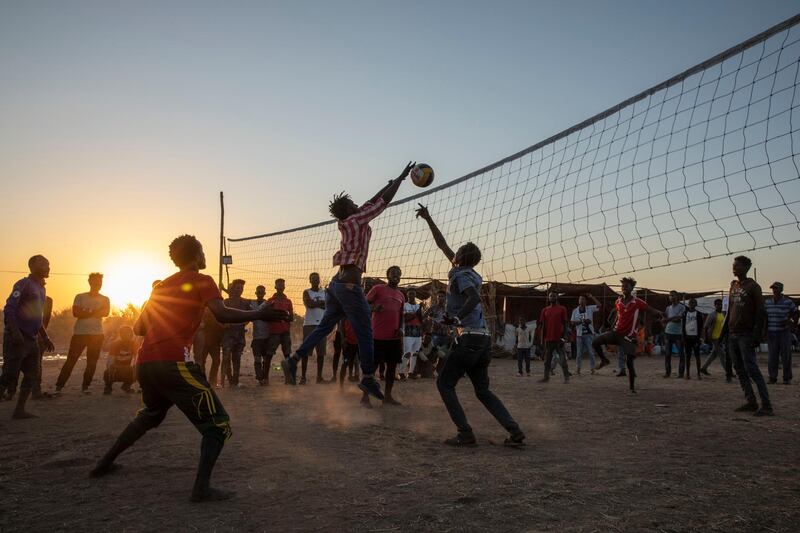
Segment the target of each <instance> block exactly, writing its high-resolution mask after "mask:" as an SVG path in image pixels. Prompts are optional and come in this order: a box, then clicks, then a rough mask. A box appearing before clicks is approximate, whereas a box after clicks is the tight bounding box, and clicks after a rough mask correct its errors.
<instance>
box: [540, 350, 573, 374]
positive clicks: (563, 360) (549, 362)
mask: <svg viewBox="0 0 800 533" xmlns="http://www.w3.org/2000/svg"><path fill="white" fill-rule="evenodd" d="M544 352H545V353H544V379H550V370H552V368H553V352H555V353H557V354H558V362H559V364H560V365H561V371H562V372H563V373H564V377H565V378H566V377H567V376H569V367H568V366H567V356H566V354H565V353H564V341H545V342H544Z"/></svg>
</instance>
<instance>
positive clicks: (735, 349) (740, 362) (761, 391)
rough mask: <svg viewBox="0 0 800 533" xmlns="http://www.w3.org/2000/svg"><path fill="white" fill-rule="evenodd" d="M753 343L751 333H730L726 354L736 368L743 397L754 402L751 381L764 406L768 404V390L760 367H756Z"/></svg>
mask: <svg viewBox="0 0 800 533" xmlns="http://www.w3.org/2000/svg"><path fill="white" fill-rule="evenodd" d="M755 343H756V341H755V340H754V339H753V336H752V335H747V334H731V335H730V336H729V337H728V356H729V357H731V358H733V367H734V368H735V369H736V375H737V376H738V378H739V384H740V385H741V386H742V391H744V397H745V398H746V399H747V401H748V402H750V403H756V395H755V393H754V392H753V385H752V384H751V383H750V382H751V381H752V382H753V383H755V384H756V388H757V389H758V395H759V396H760V397H761V403H762V405H763V406H765V407H766V406H769V405H770V401H769V391H768V390H767V383H766V382H765V381H764V376H763V375H761V369H759V368H758V359H757V358H756V344H755Z"/></svg>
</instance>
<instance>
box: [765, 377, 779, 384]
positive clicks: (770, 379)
mask: <svg viewBox="0 0 800 533" xmlns="http://www.w3.org/2000/svg"><path fill="white" fill-rule="evenodd" d="M777 382H778V378H769V381H768V382H767V383H769V384H770V385H775V384H776V383H777Z"/></svg>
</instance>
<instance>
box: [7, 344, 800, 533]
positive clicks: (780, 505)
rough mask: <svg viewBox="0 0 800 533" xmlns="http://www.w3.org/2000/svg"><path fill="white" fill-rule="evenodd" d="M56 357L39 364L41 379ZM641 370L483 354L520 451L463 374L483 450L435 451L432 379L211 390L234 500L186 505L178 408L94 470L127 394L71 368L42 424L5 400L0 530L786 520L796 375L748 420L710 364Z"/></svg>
mask: <svg viewBox="0 0 800 533" xmlns="http://www.w3.org/2000/svg"><path fill="white" fill-rule="evenodd" d="M59 366H60V363H59V362H55V361H50V362H46V368H45V388H46V389H47V388H51V387H52V383H53V382H54V381H55V376H56V372H57V370H58V368H59ZM310 366H311V368H310V369H309V370H310V371H311V372H313V370H312V369H313V368H314V365H313V363H312V365H310ZM101 367H102V364H101ZM638 367H639V374H640V376H641V377H640V380H639V382H640V393H639V394H638V395H637V396H633V397H631V396H629V395H628V394H627V392H626V384H625V383H624V382H623V381H624V380H623V379H621V378H616V377H613V375H611V372H610V371H608V370H604V371H603V373H602V375H596V376H587V375H584V376H580V377H576V378H575V379H573V381H572V382H571V383H570V384H568V385H564V384H562V383H561V380H560V377H559V376H557V377H556V378H555V379H553V380H551V382H550V383H549V384H540V383H537V382H536V378H537V377H540V373H541V363H540V362H537V363H536V365H535V371H536V373H537V376H535V377H534V378H518V377H516V376H515V368H514V366H513V365H512V362H511V361H508V360H499V361H495V363H494V364H493V366H492V368H491V371H492V377H493V383H494V389H495V391H496V392H497V393H498V394H499V395H500V396H501V397H502V398H503V399H504V401H505V402H506V405H507V406H508V407H509V409H510V411H511V412H512V414H513V415H514V416H515V417H516V418H517V420H518V421H519V422H520V423H521V425H522V426H523V429H524V430H525V431H526V432H527V434H528V442H529V445H528V447H527V448H526V449H524V450H515V449H507V448H503V447H498V446H492V445H490V444H488V439H489V438H496V439H502V438H503V436H504V435H503V431H502V429H501V428H500V427H499V426H498V425H497V424H496V423H495V422H494V420H493V419H491V418H490V417H489V416H488V415H487V413H486V412H485V411H484V409H483V408H482V406H481V405H480V404H479V403H478V402H477V401H476V400H475V399H474V397H473V395H472V391H471V387H470V386H469V383H468V382H466V381H465V382H463V384H462V385H461V386H460V388H459V393H460V394H461V398H462V401H463V403H464V404H465V407H466V410H467V413H468V415H469V416H470V420H471V422H472V424H473V426H474V427H475V428H476V430H477V432H478V434H479V438H480V440H481V446H479V447H478V448H474V449H455V450H454V449H450V448H446V447H444V446H442V445H440V441H441V440H442V439H444V438H446V437H448V436H450V435H451V434H452V433H453V427H452V425H451V423H450V421H449V418H448V417H447V414H446V412H445V410H444V408H443V407H442V405H441V402H440V400H439V397H438V394H437V392H436V390H435V386H434V383H433V381H432V380H424V381H414V382H409V383H405V384H401V385H399V387H398V390H397V397H398V398H399V399H400V400H401V401H402V402H403V403H404V405H403V406H402V407H396V408H388V407H387V408H382V407H376V408H375V409H373V410H372V411H368V410H365V409H363V408H361V407H359V406H358V403H357V401H358V398H359V396H358V393H357V391H356V390H355V387H354V386H353V385H351V384H347V385H346V389H345V391H344V392H340V391H339V389H338V386H334V385H327V386H317V385H308V386H305V387H297V388H290V387H287V386H285V385H283V384H282V383H277V384H274V385H272V386H270V387H268V388H256V387H253V386H248V387H247V388H242V389H238V390H223V391H221V392H220V396H221V398H222V401H223V402H224V404H225V406H226V408H227V410H228V411H229V413H230V414H231V417H232V424H233V430H234V436H233V439H232V440H231V441H230V443H229V445H228V446H227V447H226V449H225V451H224V452H223V455H222V457H221V458H220V461H219V463H218V467H217V470H216V472H215V477H214V480H215V484H216V485H217V486H219V487H220V488H225V489H233V490H236V491H237V496H236V498H235V499H234V500H231V501H228V502H219V503H214V504H206V505H196V504H191V503H189V502H188V501H187V500H188V495H189V489H190V486H191V483H192V481H193V479H194V469H195V465H196V462H197V457H198V445H199V436H198V434H197V433H196V432H195V430H194V428H193V427H192V426H190V425H189V424H188V423H187V422H186V421H185V420H184V418H183V416H182V415H181V413H180V412H178V411H177V410H174V411H173V412H171V413H170V415H169V416H168V418H167V420H166V421H165V422H164V424H163V425H162V426H161V427H160V428H158V429H156V430H154V431H152V432H151V433H150V434H148V435H147V436H145V437H144V438H143V439H142V440H141V441H140V442H139V443H138V444H137V445H136V446H135V447H133V448H132V449H131V450H129V451H128V452H126V453H125V454H123V456H122V457H121V458H120V460H119V462H120V463H121V464H123V465H124V467H125V468H124V469H123V470H121V471H120V472H119V473H118V474H117V475H114V476H111V477H109V478H106V479H102V480H98V481H95V480H90V479H89V478H88V477H87V473H88V471H89V469H90V467H91V466H92V464H93V462H94V461H95V460H96V459H97V458H98V457H99V456H100V455H101V454H102V452H103V451H104V450H105V449H106V448H107V447H108V446H109V445H110V444H111V442H112V441H113V440H114V438H115V437H116V434H117V433H118V432H119V431H120V430H121V429H122V428H123V427H124V426H125V424H126V423H127V421H128V420H129V419H130V418H131V417H132V416H133V414H134V412H135V410H136V409H137V406H138V402H139V400H138V397H137V396H135V395H134V396H126V395H124V394H123V393H122V392H120V391H119V390H118V389H117V390H115V391H114V394H113V395H112V396H111V397H104V396H102V395H101V394H100V393H101V389H102V385H101V384H100V383H99V382H98V381H95V385H94V388H93V394H92V395H91V396H82V395H80V394H79V392H78V387H79V381H80V380H79V375H80V372H82V368H83V366H82V363H79V364H78V366H77V367H76V369H75V374H73V376H72V379H71V381H70V383H69V384H68V386H67V388H66V389H65V393H64V394H63V396H61V397H60V398H57V399H54V400H49V401H39V402H32V403H31V410H32V411H33V412H35V413H36V414H38V415H39V417H40V418H38V419H36V420H25V421H11V420H9V416H10V413H11V407H12V406H11V405H9V404H8V403H4V404H0V487H1V488H2V491H1V492H0V523H2V524H3V525H2V526H0V530H2V531H61V530H70V531H103V530H112V529H113V530H117V531H232V530H238V531H493V532H495V531H726V532H727V531H747V532H751V531H797V528H798V523H800V508H798V503H799V502H800V467H799V466H798V463H797V457H798V455H800V453H799V452H800V418H798V408H800V388H798V386H797V385H792V386H783V385H774V386H771V387H770V390H771V392H772V395H773V402H774V405H775V409H776V413H777V415H776V416H775V417H774V418H766V419H756V418H754V417H752V416H749V415H739V414H736V413H733V412H732V409H733V408H734V407H736V406H737V405H739V404H740V403H741V399H742V398H741V394H740V391H739V386H738V384H736V383H733V384H726V383H725V381H724V379H722V378H721V377H720V371H719V368H718V367H716V366H715V367H714V368H713V369H712V370H713V373H714V377H713V378H712V379H708V380H705V381H703V382H697V381H694V380H692V381H683V380H680V381H679V380H677V379H670V380H664V379H662V378H661V377H660V372H661V369H662V364H661V362H660V359H656V358H646V359H640V360H639V361H638ZM246 368H247V371H246V372H245V378H244V380H243V381H244V382H245V383H246V384H250V383H252V370H251V369H250V368H249V365H248V366H247V367H246ZM326 372H330V368H329V366H328V367H327V368H326ZM273 381H279V380H275V379H274V380H273ZM117 387H118V386H117Z"/></svg>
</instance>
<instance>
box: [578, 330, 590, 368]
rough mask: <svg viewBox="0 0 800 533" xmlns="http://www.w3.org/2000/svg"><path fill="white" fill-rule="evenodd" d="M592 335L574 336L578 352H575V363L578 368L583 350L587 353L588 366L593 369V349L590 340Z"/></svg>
mask: <svg viewBox="0 0 800 533" xmlns="http://www.w3.org/2000/svg"><path fill="white" fill-rule="evenodd" d="M593 340H594V335H578V336H577V337H575V344H576V345H577V347H578V352H577V353H576V354H575V364H576V365H577V366H578V370H580V369H581V359H582V357H583V354H584V352H586V353H588V354H589V368H591V369H592V370H594V350H592V341H593Z"/></svg>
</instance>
